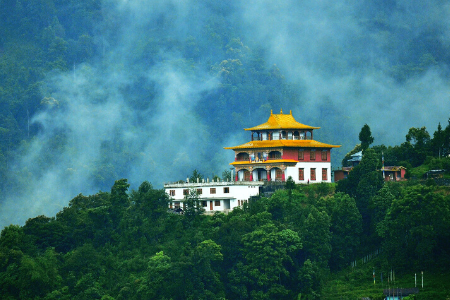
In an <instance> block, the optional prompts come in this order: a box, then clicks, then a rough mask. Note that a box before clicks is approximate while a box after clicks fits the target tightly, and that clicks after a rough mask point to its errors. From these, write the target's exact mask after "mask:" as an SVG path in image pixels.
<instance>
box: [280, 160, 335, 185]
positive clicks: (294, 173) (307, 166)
mask: <svg viewBox="0 0 450 300" xmlns="http://www.w3.org/2000/svg"><path fill="white" fill-rule="evenodd" d="M299 168H303V169H304V180H303V181H300V180H298V169H299ZM311 168H315V169H316V180H314V181H313V180H311ZM323 168H326V169H327V180H326V181H323V180H322V169H323ZM289 176H291V177H292V179H294V181H295V182H296V183H307V182H308V180H309V182H310V183H316V182H331V163H330V162H299V163H297V164H296V165H295V167H288V168H286V173H285V177H286V179H288V177H289Z"/></svg>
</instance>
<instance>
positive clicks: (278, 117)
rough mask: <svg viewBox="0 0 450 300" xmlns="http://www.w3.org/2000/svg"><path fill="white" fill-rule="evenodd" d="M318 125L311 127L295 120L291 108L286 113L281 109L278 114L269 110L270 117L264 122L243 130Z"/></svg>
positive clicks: (301, 127) (299, 127) (300, 127)
mask: <svg viewBox="0 0 450 300" xmlns="http://www.w3.org/2000/svg"><path fill="white" fill-rule="evenodd" d="M319 128H320V127H313V126H309V125H305V124H302V123H299V122H297V121H296V120H295V119H294V117H293V116H292V110H291V111H290V112H289V114H288V115H286V114H283V110H281V112H280V114H273V113H272V111H270V117H269V119H268V120H267V122H266V123H264V124H261V125H258V126H255V127H251V128H245V130H252V131H256V130H267V129H308V130H311V129H319Z"/></svg>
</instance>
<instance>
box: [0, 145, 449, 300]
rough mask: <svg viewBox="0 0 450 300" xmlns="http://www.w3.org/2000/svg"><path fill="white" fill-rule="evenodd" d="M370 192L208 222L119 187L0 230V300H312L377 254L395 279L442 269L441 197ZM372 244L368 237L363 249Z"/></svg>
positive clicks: (318, 193)
mask: <svg viewBox="0 0 450 300" xmlns="http://www.w3.org/2000/svg"><path fill="white" fill-rule="evenodd" d="M370 151H371V150H370V149H369V150H367V152H366V153H368V154H370V153H371V152H370ZM370 159H371V158H370V155H367V156H366V157H365V158H364V160H369V162H365V161H363V162H362V166H365V165H367V166H365V167H364V168H367V170H365V169H364V168H361V169H364V170H360V171H358V170H356V171H358V172H361V180H360V181H359V183H358V186H360V185H363V184H366V183H364V177H365V176H366V175H368V174H369V175H368V176H371V175H370V172H371V170H370V168H369V166H371V165H372V163H371V162H370ZM372 167H373V168H374V167H375V166H372ZM356 171H355V172H356ZM364 172H365V173H364ZM195 174H197V175H201V174H199V173H198V172H197V171H195ZM350 180H353V179H350ZM380 187H381V188H378V187H376V186H372V188H369V189H367V188H362V187H361V188H360V187H359V188H357V189H356V190H357V191H358V192H357V193H356V194H354V195H352V196H350V195H348V194H345V193H335V192H334V186H333V185H332V184H326V183H321V184H315V185H299V186H295V185H294V186H292V185H291V184H290V185H289V186H287V189H285V190H278V191H277V192H276V193H275V194H274V195H272V196H271V197H270V198H259V199H256V200H254V201H251V202H250V203H248V205H245V206H244V207H243V208H236V209H234V210H233V211H232V212H230V213H229V214H222V213H216V214H214V215H204V213H203V211H202V210H198V209H195V207H194V206H195V204H196V201H197V198H196V194H195V193H191V194H190V195H188V196H187V199H186V201H187V204H188V206H189V205H191V208H190V207H187V209H186V211H185V214H184V215H180V214H177V213H174V212H172V211H170V210H168V209H167V207H168V202H169V198H168V196H167V194H166V193H165V192H164V190H158V189H154V188H153V187H152V185H151V184H150V183H148V182H144V183H142V184H141V185H140V187H139V189H138V190H132V191H130V192H128V188H129V184H128V182H127V180H126V179H121V180H117V181H116V182H115V184H114V186H113V187H112V188H111V192H109V193H107V192H101V193H98V194H95V195H92V196H83V195H81V194H80V195H78V196H77V197H75V198H74V199H72V200H71V201H70V203H69V206H68V207H65V208H64V209H63V210H61V211H60V212H59V213H58V214H57V215H56V217H53V218H49V217H46V216H37V217H35V218H31V219H29V220H28V221H27V222H26V224H25V225H24V226H17V225H10V226H8V227H6V228H4V229H3V231H2V233H1V237H0V259H1V260H0V290H1V294H2V297H3V299H29V298H33V299H100V298H101V299H294V298H296V297H297V296H299V295H302V299H320V298H321V289H322V287H323V284H324V281H325V280H326V278H327V276H328V274H329V272H330V271H338V270H341V269H342V268H345V267H346V266H348V264H349V263H350V262H351V261H354V260H355V259H357V258H359V257H361V256H362V255H363V254H365V253H366V252H367V251H370V250H373V249H378V247H380V246H382V248H383V249H384V250H383V253H384V254H383V255H384V259H385V264H386V265H390V266H395V267H396V270H398V271H399V272H401V270H404V271H405V270H408V269H410V268H412V267H420V268H421V269H425V270H433V269H435V268H439V269H440V270H442V267H443V266H446V265H447V266H448V263H449V262H450V260H449V257H450V256H449V255H450V253H449V249H450V244H449V241H450V236H449V231H448V228H450V223H449V220H450V196H449V193H448V190H446V189H443V188H438V187H436V186H425V185H421V184H418V185H400V184H399V183H390V184H388V183H385V184H384V185H381V186H380ZM376 189H378V190H376ZM360 190H361V192H359V191H360ZM353 197H355V198H356V199H357V201H355V198H353ZM360 211H363V213H360ZM365 215H367V217H364V216H365ZM364 222H371V223H370V224H368V226H367V227H366V226H364ZM374 232H376V234H377V237H373V236H371V240H370V239H368V238H367V237H366V235H367V234H369V235H370V234H373V233H374ZM361 241H363V242H364V243H365V244H361ZM369 242H371V244H368V243H369Z"/></svg>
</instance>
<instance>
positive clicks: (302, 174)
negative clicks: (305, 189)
mask: <svg viewBox="0 0 450 300" xmlns="http://www.w3.org/2000/svg"><path fill="white" fill-rule="evenodd" d="M298 180H305V170H304V169H303V168H299V169H298Z"/></svg>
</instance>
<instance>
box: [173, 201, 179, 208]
mask: <svg viewBox="0 0 450 300" xmlns="http://www.w3.org/2000/svg"><path fill="white" fill-rule="evenodd" d="M173 206H175V209H177V208H180V202H178V201H175V202H174V203H173Z"/></svg>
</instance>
